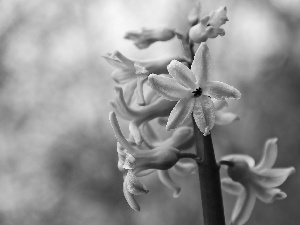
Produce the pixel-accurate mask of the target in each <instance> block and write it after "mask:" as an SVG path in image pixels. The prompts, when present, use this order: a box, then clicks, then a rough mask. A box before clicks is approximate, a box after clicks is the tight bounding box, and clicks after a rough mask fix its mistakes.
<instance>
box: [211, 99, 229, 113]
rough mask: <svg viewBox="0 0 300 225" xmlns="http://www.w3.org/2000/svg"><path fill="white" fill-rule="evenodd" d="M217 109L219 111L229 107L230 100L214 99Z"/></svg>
mask: <svg viewBox="0 0 300 225" xmlns="http://www.w3.org/2000/svg"><path fill="white" fill-rule="evenodd" d="M213 103H214V106H215V110H216V111H219V110H222V109H224V108H226V107H228V102H227V101H226V100H213Z"/></svg>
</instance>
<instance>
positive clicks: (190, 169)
mask: <svg viewBox="0 0 300 225" xmlns="http://www.w3.org/2000/svg"><path fill="white" fill-rule="evenodd" d="M197 169H198V166H197V165H196V163H195V161H194V160H189V161H178V162H177V163H176V164H175V165H174V166H173V167H172V168H171V170H172V172H174V173H175V174H176V175H178V176H186V175H187V174H195V173H196V171H197Z"/></svg>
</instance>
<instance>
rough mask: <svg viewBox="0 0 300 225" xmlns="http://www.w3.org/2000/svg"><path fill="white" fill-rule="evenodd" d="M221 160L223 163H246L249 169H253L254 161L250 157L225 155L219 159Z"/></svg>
mask: <svg viewBox="0 0 300 225" xmlns="http://www.w3.org/2000/svg"><path fill="white" fill-rule="evenodd" d="M221 160H224V161H230V162H240V161H242V162H246V163H247V164H248V165H249V167H254V165H255V161H254V159H253V158H252V157H251V156H248V155H242V154H231V155H225V156H223V157H222V158H221Z"/></svg>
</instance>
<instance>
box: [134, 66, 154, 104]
mask: <svg viewBox="0 0 300 225" xmlns="http://www.w3.org/2000/svg"><path fill="white" fill-rule="evenodd" d="M134 68H135V74H136V75H137V76H136V77H137V88H136V97H137V103H138V105H140V106H144V105H146V102H145V98H144V92H143V85H144V83H145V82H146V81H147V79H148V75H149V74H150V73H149V71H148V70H146V69H145V67H143V66H141V65H139V64H138V63H134Z"/></svg>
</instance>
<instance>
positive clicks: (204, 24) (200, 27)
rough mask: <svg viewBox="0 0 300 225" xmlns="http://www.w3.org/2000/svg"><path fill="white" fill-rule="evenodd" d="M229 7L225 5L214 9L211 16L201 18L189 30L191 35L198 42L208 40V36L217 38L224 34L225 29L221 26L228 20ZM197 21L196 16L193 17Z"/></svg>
mask: <svg viewBox="0 0 300 225" xmlns="http://www.w3.org/2000/svg"><path fill="white" fill-rule="evenodd" d="M226 13H227V8H226V7H225V6H223V7H220V8H219V9H217V10H215V11H212V12H211V13H210V14H209V16H205V17H203V18H201V19H200V20H199V23H197V24H196V25H194V26H192V27H191V29H190V30H189V37H190V39H191V40H193V41H194V42H196V43H201V42H205V41H207V39H208V38H216V37H217V36H219V35H220V36H224V35H225V31H224V29H222V28H220V26H222V25H223V24H225V23H226V22H227V21H228V18H227V15H226ZM193 21H195V18H194V19H193Z"/></svg>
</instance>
